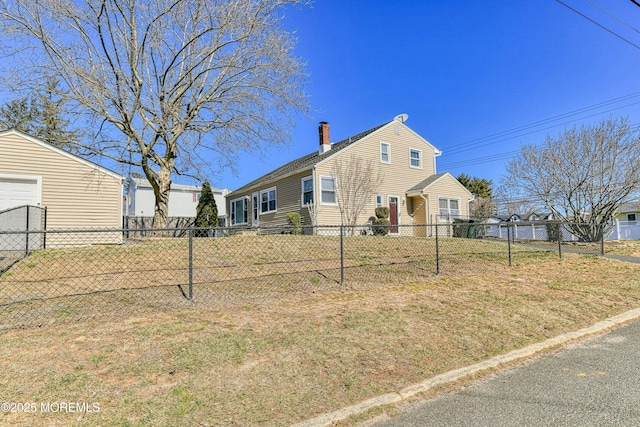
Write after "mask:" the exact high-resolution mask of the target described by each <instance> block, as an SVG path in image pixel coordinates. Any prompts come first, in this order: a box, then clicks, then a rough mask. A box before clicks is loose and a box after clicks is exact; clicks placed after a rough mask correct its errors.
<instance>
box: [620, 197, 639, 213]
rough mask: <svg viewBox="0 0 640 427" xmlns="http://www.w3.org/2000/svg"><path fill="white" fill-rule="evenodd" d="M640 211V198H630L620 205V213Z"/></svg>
mask: <svg viewBox="0 0 640 427" xmlns="http://www.w3.org/2000/svg"><path fill="white" fill-rule="evenodd" d="M627 212H640V200H630V201H628V202H626V203H623V204H621V205H620V207H618V213H619V214H622V213H627Z"/></svg>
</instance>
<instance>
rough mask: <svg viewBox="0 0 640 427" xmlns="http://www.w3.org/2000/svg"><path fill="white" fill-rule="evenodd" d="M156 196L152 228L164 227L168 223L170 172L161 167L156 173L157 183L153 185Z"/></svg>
mask: <svg viewBox="0 0 640 427" xmlns="http://www.w3.org/2000/svg"><path fill="white" fill-rule="evenodd" d="M152 186H153V192H154V194H155V196H156V206H155V213H154V215H153V228H166V227H167V224H168V223H169V191H170V190H171V173H170V172H169V171H166V170H164V168H162V169H161V170H160V172H159V173H158V177H157V185H153V184H152Z"/></svg>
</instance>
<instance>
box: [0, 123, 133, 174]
mask: <svg viewBox="0 0 640 427" xmlns="http://www.w3.org/2000/svg"><path fill="white" fill-rule="evenodd" d="M8 135H17V136H19V137H21V138H23V139H26V140H27V141H29V142H32V143H34V144H37V145H39V146H41V147H44V148H46V149H48V150H51V151H53V152H54V153H58V154H61V155H63V156H65V157H68V158H70V159H72V160H75V161H76V162H79V163H82V164H84V165H85V166H88V167H90V168H92V169H96V170H98V171H100V172H102V173H104V174H106V175H109V176H112V177H114V178H116V179H120V180H122V181H124V179H125V177H124V176H122V175H120V174H119V173H116V172H114V171H112V170H109V169H107V168H105V167H104V166H100V165H99V164H97V163H93V162H91V161H89V160H87V159H83V158H82V157H80V156H76V155H75V154H71V153H69V152H68V151H64V150H61V149H60V148H58V147H56V146H54V145H51V144H49V143H48V142H46V141H43V140H41V139H39V138H36V137H34V136H31V135H29V134H26V133H24V132H21V131H19V130H16V129H9V130H5V131H1V132H0V137H3V136H8Z"/></svg>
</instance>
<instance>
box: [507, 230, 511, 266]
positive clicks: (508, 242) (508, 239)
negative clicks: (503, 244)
mask: <svg viewBox="0 0 640 427" xmlns="http://www.w3.org/2000/svg"><path fill="white" fill-rule="evenodd" d="M507 250H508V252H509V267H511V224H507Z"/></svg>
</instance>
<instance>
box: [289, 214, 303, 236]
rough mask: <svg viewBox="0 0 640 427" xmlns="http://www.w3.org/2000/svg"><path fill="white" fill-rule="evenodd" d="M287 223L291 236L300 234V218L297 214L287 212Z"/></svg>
mask: <svg viewBox="0 0 640 427" xmlns="http://www.w3.org/2000/svg"><path fill="white" fill-rule="evenodd" d="M287 223H289V227H290V229H291V234H302V218H301V217H300V214H299V213H298V212H288V213H287Z"/></svg>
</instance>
